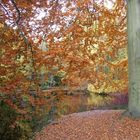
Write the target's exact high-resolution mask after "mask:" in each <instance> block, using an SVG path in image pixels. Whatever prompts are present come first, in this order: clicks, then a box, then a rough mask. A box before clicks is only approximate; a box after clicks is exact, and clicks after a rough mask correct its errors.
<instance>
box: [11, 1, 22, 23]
mask: <svg viewBox="0 0 140 140" xmlns="http://www.w3.org/2000/svg"><path fill="white" fill-rule="evenodd" d="M10 1H11V3H12V4H13V6H14V8H15V9H16V11H17V20H16V24H17V25H18V23H19V21H20V18H21V14H20V10H19V9H18V7H17V4H16V2H15V1H14V0H10Z"/></svg>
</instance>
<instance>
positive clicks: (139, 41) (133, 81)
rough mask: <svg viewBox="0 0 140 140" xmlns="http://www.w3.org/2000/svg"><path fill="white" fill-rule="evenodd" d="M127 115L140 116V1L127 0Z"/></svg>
mask: <svg viewBox="0 0 140 140" xmlns="http://www.w3.org/2000/svg"><path fill="white" fill-rule="evenodd" d="M127 18H128V62H129V64H128V66H129V105H128V108H129V113H130V115H132V116H137V117H139V116H140V1H139V0H128V17H127Z"/></svg>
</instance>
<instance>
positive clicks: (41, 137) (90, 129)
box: [35, 110, 140, 140]
mask: <svg viewBox="0 0 140 140" xmlns="http://www.w3.org/2000/svg"><path fill="white" fill-rule="evenodd" d="M122 112H123V111H119V110H118V111H117V110H95V111H87V112H82V113H74V114H71V115H67V116H64V117H62V118H61V119H59V120H58V122H57V123H54V124H50V125H48V126H47V127H45V128H44V129H43V130H42V131H41V132H40V133H38V134H37V135H36V138H35V140H140V120H134V119H130V118H126V117H125V118H124V117H123V118H120V114H121V113H122Z"/></svg>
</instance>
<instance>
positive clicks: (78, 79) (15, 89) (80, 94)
mask: <svg viewBox="0 0 140 140" xmlns="http://www.w3.org/2000/svg"><path fill="white" fill-rule="evenodd" d="M108 5H110V6H109V7H108ZM126 10H127V9H126V1H124V0H116V1H115V0H108V1H103V0H100V1H99V0H45V1H42V0H38V1H36V0H24V1H23V0H1V1H0V112H1V113H0V124H1V126H0V139H4V140H8V139H9V138H10V140H16V139H17V140H19V139H21V140H26V139H29V138H30V137H32V136H33V134H34V132H36V131H39V130H40V129H41V128H42V127H43V126H44V125H46V124H48V123H50V122H52V121H53V120H54V119H56V118H58V117H60V116H62V115H64V114H69V113H73V112H79V111H85V110H90V109H97V108H100V107H102V108H114V109H117V108H126V105H127V100H128V97H127V92H128V74H127V72H128V62H127V47H126V46H127V33H126Z"/></svg>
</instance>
